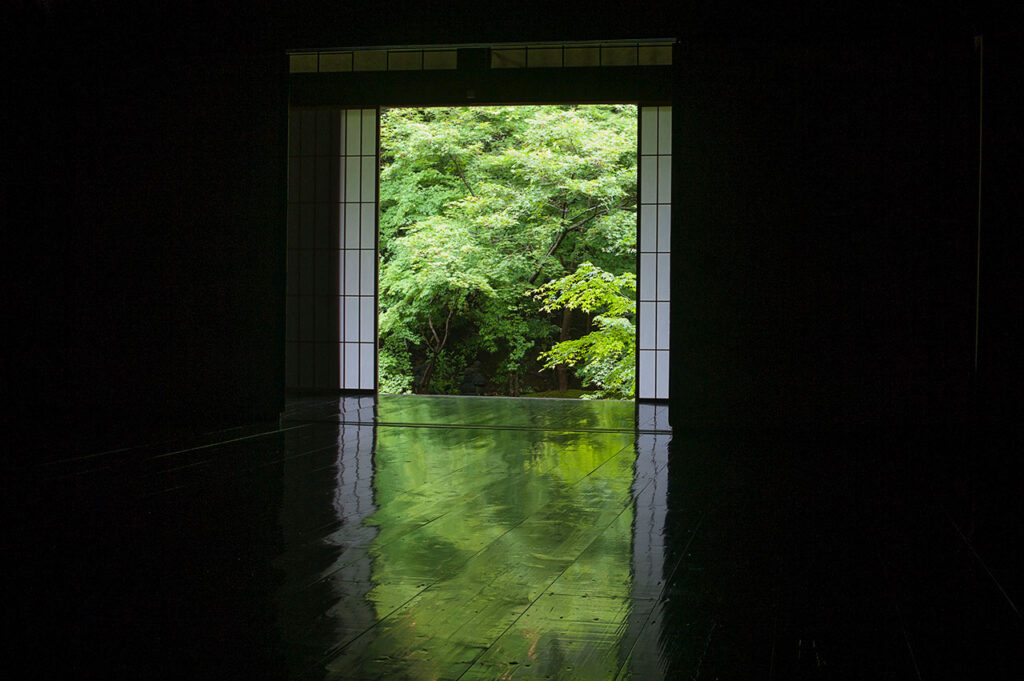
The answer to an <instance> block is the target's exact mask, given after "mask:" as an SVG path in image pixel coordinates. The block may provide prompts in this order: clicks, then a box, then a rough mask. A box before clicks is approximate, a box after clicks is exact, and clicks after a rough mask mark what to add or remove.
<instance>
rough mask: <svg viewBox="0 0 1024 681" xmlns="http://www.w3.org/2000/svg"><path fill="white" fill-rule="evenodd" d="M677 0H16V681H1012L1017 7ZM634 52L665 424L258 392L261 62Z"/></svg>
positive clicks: (273, 128)
mask: <svg viewBox="0 0 1024 681" xmlns="http://www.w3.org/2000/svg"><path fill="white" fill-rule="evenodd" d="M706 5H707V6H706V7H701V6H697V5H696V4H694V3H674V2H663V1H662V0H654V1H653V2H650V3H648V4H646V5H638V6H628V7H626V6H623V7H620V8H618V9H617V10H614V11H610V10H598V9H597V6H596V5H594V4H593V3H584V2H565V3H558V4H552V3H541V2H532V1H531V2H523V3H515V2H513V3H506V4H502V5H493V4H488V3H481V2H477V3H468V2H461V1H460V2H453V3H447V4H444V5H439V4H431V3H417V2H406V1H404V0H399V1H397V2H393V3H384V4H369V5H366V6H365V7H361V6H359V5H358V4H351V3H336V2H327V1H324V0H321V1H319V2H314V3H306V4H299V5H295V4H291V3H285V2H277V1H273V0H260V1H257V2H249V3H241V2H229V3H195V4H192V3H172V2H165V1H163V0H159V1H157V2H150V3H143V4H141V5H140V4H138V3H128V2H121V1H117V0H110V1H103V0H99V1H96V2H70V1H64V0H19V1H17V2H13V3H9V4H8V5H7V6H6V7H5V9H4V10H3V14H4V15H6V16H5V17H4V18H3V22H4V23H5V24H6V26H7V28H8V31H6V33H8V35H10V36H11V38H10V39H9V40H6V41H5V48H6V49H5V53H6V54H7V61H6V69H5V84H6V88H7V90H8V104H7V105H6V107H5V109H6V111H7V113H9V114H11V115H9V116H5V117H4V120H5V133H6V134H5V140H6V145H5V146H6V148H7V150H8V153H7V154H5V156H6V158H8V159H9V160H8V162H7V164H6V165H7V167H8V171H7V172H5V173H4V176H5V180H4V185H5V188H6V190H7V191H6V192H5V194H6V197H5V206H6V210H5V220H4V222H5V228H4V230H3V239H4V246H5V248H4V252H5V267H4V277H5V281H6V282H7V283H6V290H7V292H8V294H7V300H8V301H9V304H10V305H11V306H12V310H11V311H12V315H11V316H10V318H11V325H10V327H9V329H8V331H7V338H6V341H5V348H6V350H5V356H6V361H5V362H4V376H3V384H4V386H5V392H6V393H7V394H8V396H9V398H8V399H9V400H10V402H9V406H8V407H7V408H6V410H5V416H6V421H7V424H8V426H7V429H8V432H9V433H11V435H10V436H9V438H8V445H7V447H5V452H6V453H5V456H4V463H5V473H6V476H7V482H6V484H5V493H4V498H5V510H6V511H7V516H8V517H9V518H10V519H11V520H10V535H11V539H10V542H9V544H8V547H9V548H8V551H9V554H8V556H9V559H8V561H7V562H8V578H7V580H6V582H7V590H8V596H7V600H8V602H9V603H10V606H9V607H8V608H7V619H8V621H9V623H10V625H11V626H9V629H12V627H13V629H12V630H13V631H14V632H15V635H14V637H13V638H12V639H11V641H10V643H9V645H10V648H11V652H12V653H13V654H11V655H8V660H7V664H10V665H12V666H13V667H14V668H16V669H17V670H18V672H17V673H18V675H17V677H13V676H12V677H11V678H41V679H58V678H125V679H142V678H175V679H179V678H219V679H229V678H239V679H241V678H246V679H254V678H267V679H289V678H296V679H298V678H301V679H314V678H322V679H326V678H351V679H374V678H382V679H392V678H394V679H405V678H408V679H419V678H424V679H426V678H435V679H436V678H445V679H448V678H452V679H454V678H464V679H477V678H479V679H484V678H494V679H497V678H502V679H507V678H550V679H555V678H558V679H595V680H596V679H676V678H680V679H681V678H711V679H713V678H735V679H747V678H768V679H878V678H887V679H888V678H892V679H904V678H905V679H937V678H958V679H973V678H976V679H981V678H988V679H1003V678H1005V679H1012V678H1021V674H1022V673H1024V664H1022V662H1024V660H1022V651H1024V628H1022V624H1024V623H1022V619H1021V614H1020V607H1021V604H1022V601H1024V581H1022V578H1021V576H1022V574H1024V572H1022V565H1021V561H1020V555H1022V552H1024V541H1022V540H1024V536H1022V532H1021V526H1020V518H1021V517H1024V508H1022V502H1021V499H1022V498H1024V495H1022V485H1021V478H1020V476H1019V473H1018V469H1019V465H1017V459H1018V457H1019V456H1020V453H1021V452H1022V451H1024V432H1022V428H1021V424H1022V421H1024V419H1022V416H1024V415H1022V413H1021V411H1022V410H1021V407H1022V405H1024V391H1022V389H1021V377H1022V375H1024V372H1022V369H1024V367H1022V362H1021V352H1020V343H1021V341H1022V340H1024V335H1022V331H1024V329H1022V325H1024V314H1022V312H1024V311H1022V306H1021V302H1020V301H1021V299H1020V290H1019V288H1018V286H1017V279H1018V276H1017V275H1018V269H1019V262H1020V256H1021V232H1020V229H1019V226H1020V224H1021V220H1022V218H1024V216H1022V211H1021V208H1022V206H1024V202H1022V201H1021V196H1020V183H1021V178H1022V177H1024V174H1022V171H1024V165H1022V149H1024V144H1022V141H1024V140H1022V126H1021V120H1022V118H1021V115H1020V106H1019V105H1020V101H1021V88H1020V83H1021V73H1022V72H1021V69H1020V66H1021V64H1020V58H1021V45H1024V39H1022V35H1021V31H1020V27H1021V26H1022V25H1024V12H1022V11H1021V10H1020V9H1017V10H1013V11H1002V12H982V11H967V10H965V9H938V8H936V7H932V8H931V9H930V10H929V12H927V13H920V12H918V11H916V10H913V9H911V8H910V7H909V6H907V5H906V4H904V3H895V4H894V5H893V6H892V7H890V8H889V9H888V13H887V14H884V15H883V14H876V15H872V16H863V15H861V14H860V13H859V12H854V11H848V12H847V11H843V10H840V9H835V8H830V7H826V6H821V5H819V4H818V3H793V4H792V5H788V6H787V7H788V8H787V9H786V10H784V11H778V10H775V9H772V10H769V9H768V6H764V7H761V8H756V9H752V8H747V7H743V6H741V5H740V4H738V3H735V4H733V3H727V4H720V3H706ZM712 7H713V8H714V9H711V8H712ZM642 39H667V40H672V41H675V46H674V52H673V55H674V56H673V62H672V64H671V66H670V67H665V68H666V69H669V71H666V73H670V76H669V80H668V81H666V82H667V83H668V87H669V88H670V91H671V95H670V97H671V99H670V101H671V104H672V107H673V125H674V129H673V135H675V136H676V137H675V138H674V145H675V146H674V147H673V148H674V153H675V154H676V155H677V158H675V160H674V161H673V163H674V164H675V165H673V168H674V169H675V170H674V173H673V183H672V196H673V206H674V210H676V211H678V217H677V218H676V219H677V220H678V222H675V223H673V224H674V225H677V227H675V228H674V229H673V232H672V279H671V291H672V305H673V307H672V316H671V323H670V334H671V339H672V341H671V342H672V348H673V354H672V364H671V373H670V377H669V381H670V387H671V395H672V397H671V399H669V400H668V401H667V402H663V403H660V406H662V407H666V408H667V414H668V421H669V422H670V423H671V429H670V430H669V429H667V428H666V427H664V423H663V421H658V422H652V423H649V424H647V425H646V426H645V425H643V424H641V425H640V426H638V427H634V425H635V424H633V423H628V422H622V421H621V420H619V421H616V420H614V419H613V418H612V417H609V416H608V414H606V413H604V412H601V413H598V412H596V411H587V409H580V410H574V409H573V408H568V407H566V406H565V405H561V406H558V407H557V408H556V407H552V408H551V409H550V410H546V411H544V412H543V413H535V412H532V411H530V409H531V408H530V407H522V406H517V407H508V409H507V412H506V413H504V414H503V415H502V418H501V419H498V420H493V418H494V417H493V415H492V416H466V415H465V413H464V412H459V414H456V415H454V416H453V415H452V414H454V413H455V412H456V410H454V409H452V410H448V411H446V409H447V407H444V406H443V404H442V403H438V402H436V401H435V402H432V403H430V404H429V405H426V406H423V407H422V408H420V407H417V408H418V409H421V411H420V412H417V414H419V416H415V417H414V416H409V415H408V414H404V412H400V410H399V409H398V407H394V406H393V405H386V404H385V403H384V401H382V402H381V403H380V404H377V403H375V402H374V400H373V396H372V395H370V396H367V395H365V394H363V395H350V394H344V395H343V394H339V393H337V392H334V393H331V394H324V393H322V392H321V393H317V394H312V395H311V394H296V393H294V392H288V391H286V389H285V384H286V379H285V359H284V358H285V343H286V341H285V305H286V302H285V299H286V293H285V287H286V276H287V274H286V221H287V216H286V213H287V185H288V179H289V178H288V154H289V152H288V145H289V141H288V134H289V128H288V119H289V106H290V105H294V104H295V102H296V101H297V100H298V99H299V98H300V95H302V96H306V95H308V90H303V89H302V87H301V86H299V85H296V83H297V82H298V81H297V80H296V79H295V78H294V77H293V75H294V74H290V73H289V56H288V55H289V51H295V50H307V49H308V50H316V49H326V48H342V47H371V46H410V45H417V46H430V45H461V46H474V47H473V48H472V49H468V48H467V51H466V52H465V54H466V55H469V57H468V59H469V61H467V62H466V63H467V64H469V63H470V61H471V59H472V54H477V53H478V52H481V50H485V49H486V47H487V46H489V45H496V44H508V43H515V44H525V43H547V42H559V41H561V42H571V41H578V42H584V41H623V40H642ZM474 50H475V51H474ZM471 53H472V54H471ZM460 58H461V57H460ZM460 63H461V62H460ZM452 73H453V75H452V78H453V81H452V82H453V83H457V85H453V87H454V89H456V90H459V91H460V92H461V89H462V88H465V89H467V93H468V92H469V91H473V92H474V95H473V96H475V92H476V90H479V89H480V88H484V87H485V86H484V85H483V84H482V83H483V82H484V81H483V80H481V81H480V83H478V84H475V85H474V81H473V79H474V78H475V77H476V76H475V75H474V72H472V71H471V70H470V69H469V67H468V66H467V67H466V68H465V69H462V67H461V66H460V70H458V71H453V72H452ZM481 78H482V76H481ZM459 79H461V80H459ZM467 83H468V85H467ZM581 87H582V86H581ZM303 93H305V94H303ZM414 94H415V93H414ZM414 94H413V95H410V97H414ZM363 96H364V95H363V93H354V94H350V93H346V94H345V97H348V98H349V99H350V100H351V101H353V102H357V103H358V104H359V105H360V106H376V104H377V103H376V102H374V101H372V98H370V99H366V100H365V101H361V100H360V98H361V97H363ZM467 96H469V95H467ZM366 97H370V96H369V95H366ZM367 399H369V400H370V401H369V402H367V401H366V400H367ZM437 399H458V398H437ZM480 399H484V398H480ZM494 399H498V398H494ZM439 404H441V406H438V405H439ZM410 409H411V408H410ZM517 410H519V411H517ZM403 414H404V415H403ZM616 418H617V417H616ZM431 419H434V420H431ZM459 419H468V420H461V421H460V420H459ZM474 419H475V420H474ZM488 419H491V420H488ZM609 419H611V420H609ZM627 421H628V419H627ZM624 423H625V425H623V424H624ZM424 424H426V425H424ZM420 426H422V427H420ZM489 438H490V439H489ZM488 448H490V449H488ZM486 451H493V452H495V454H493V457H492V458H487V457H486V456H485V455H484V454H483V452H486ZM409 452H421V454H422V453H423V452H425V454H422V455H423V456H425V457H427V458H428V459H429V457H430V456H431V452H433V453H434V455H444V456H449V457H450V459H451V461H455V460H456V459H457V460H458V461H459V462H461V463H458V464H455V463H452V464H451V466H452V468H451V470H445V471H444V474H443V475H447V476H449V477H443V475H442V473H441V472H439V471H441V468H439V466H442V464H441V463H437V465H436V466H434V467H431V466H427V465H426V464H425V465H424V469H423V470H419V469H415V467H414V466H412V465H411V464H409V462H408V460H407V458H403V457H408V456H411V455H410V454H409ZM502 452H503V453H502ZM574 453H575V454H574ZM476 456H481V457H484V458H474V457H476ZM573 456H575V457H576V458H573ZM459 457H461V458H459ZM516 457H520V458H516ZM523 457H525V458H523ZM530 457H533V458H530ZM588 457H589V458H588ZM498 459H500V462H499V461H498ZM499 463H500V465H499ZM619 464H621V465H622V466H623V467H624V468H623V469H622V470H624V471H625V473H623V474H622V475H617V474H615V473H614V471H615V470H617V469H616V468H615V467H616V466H618V465H619ZM431 465H433V464H431ZM516 466H518V468H514V467H516ZM366 467H370V468H372V470H373V472H372V473H366V470H367V468H366ZM513 470H515V471H519V473H515V474H513V473H510V472H509V471H513ZM352 471H355V472H354V473H353V472H352ZM346 476H349V477H346ZM351 476H355V477H351ZM368 476H369V477H368ZM374 476H375V477H374ZM432 476H442V477H440V478H438V477H432ZM623 476H625V477H623ZM620 478H621V480H624V482H622V481H621V480H620ZM460 480H461V481H462V482H459V483H458V484H460V485H464V486H465V487H464V488H460V489H465V490H469V491H465V492H462V493H460V494H459V495H456V494H455V492H454V491H453V490H454V489H455V487H454V486H453V485H454V482H452V484H448V482H445V481H449V482H451V481H460ZM545 485H548V486H549V487H550V489H549V487H545ZM565 490H570V491H565ZM559 494H564V496H558V495H559ZM545 495H549V496H545ZM367 499H368V500H369V501H366V500H367ZM620 499H622V500H623V502H622V505H621V506H618V505H617V504H618V503H619V501H618V500H620ZM488 500H489V501H488ZM364 503H369V504H371V506H372V508H373V512H372V514H371V513H370V512H368V511H367V510H366V509H365V508H364V506H363V504H364ZM558 504H562V506H559V505H558ZM417 514H419V515H417ZM492 514H493V516H492ZM546 514H547V515H546ZM439 523H440V525H438V524H439ZM645 523H646V525H645ZM641 526H643V527H646V528H647V530H649V533H648V534H649V535H650V536H648V535H643V532H642V531H641V530H642V529H643V527H641ZM423 527H431V528H435V529H436V532H435V534H424V533H423V531H422V529H421V528H423ZM402 528H406V529H402ZM499 528H504V529H502V531H503V532H504V531H505V530H506V529H507V530H508V531H507V533H506V534H501V535H500V536H499V534H498V530H499ZM442 529H444V530H445V534H444V535H441V534H440V532H441V530H442ZM371 530H372V532H371ZM534 530H535V531H534ZM531 531H533V533H532V534H530V533H531ZM402 532H408V534H407V535H403V534H401V533H402ZM360 533H362V534H360ZM388 533H391V534H388ZM559 533H561V534H559ZM371 535H372V536H371ZM563 535H564V536H563ZM642 535H643V536H644V537H646V538H642ZM391 536H394V537H396V538H395V539H394V540H388V541H385V540H384V539H383V538H384V537H391ZM409 537H412V538H416V537H421V538H422V541H421V542H420V543H416V541H414V539H409ZM652 537H653V538H652ZM531 538H532V539H531ZM540 538H544V539H543V541H547V542H548V544H543V546H545V547H547V548H545V549H543V550H542V544H529V543H518V544H517V543H515V542H527V541H528V540H529V541H533V540H536V541H538V542H541V539H540ZM555 538H558V540H559V541H560V542H561V543H556V542H555ZM403 542H405V543H403ZM502 542H504V544H502ZM620 545H621V546H625V548H624V549H623V551H622V552H620V553H616V552H615V551H614V548H608V549H607V551H608V553H607V555H605V554H601V555H598V553H599V551H600V550H602V549H601V547H603V546H606V547H614V546H620ZM503 546H504V547H505V548H502V547H503ZM431 547H433V548H431ZM516 547H518V548H516ZM524 547H526V548H524ZM573 547H576V548H573ZM641 549H643V551H644V552H645V553H643V552H642V551H641ZM417 551H418V552H419V553H416V552H417ZM499 551H503V553H499ZM423 552H427V554H426V555H420V554H422V553H423ZM588 552H589V553H588ZM642 553H643V555H641V554H642ZM414 554H415V555H414ZM542 554H543V555H542ZM620 554H621V555H620ZM458 556H464V557H465V556H469V557H468V558H465V560H463V559H459V558H458ZM651 556H656V557H655V558H652V557H651ZM617 558H622V561H621V565H620V564H619V563H616V562H615V560H617ZM460 561H461V562H460ZM363 567H365V568H366V570H369V571H370V573H363V572H360V570H362V569H363ZM485 571H488V572H485ZM328 573H330V576H329V577H323V575H325V574H328ZM595 575H597V576H595ZM600 575H605V578H603V579H604V581H602V578H601V577H600ZM517 580H518V581H517ZM530 580H534V581H530ZM588 580H589V581H588ZM616 580H619V581H616ZM619 582H622V583H619ZM538 585H540V586H539V587H538ZM498 586H501V588H503V589H505V591H504V592H502V593H503V594H504V596H502V597H503V598H505V599H506V601H507V602H506V601H502V600H501V598H502V597H498V596H494V597H493V598H492V597H491V596H488V595H487V594H489V593H490V592H489V591H488V589H491V588H494V589H497V588H498ZM456 587H458V591H457V590H456ZM560 588H562V589H563V590H559V589H560ZM445 589H447V591H446V590H445ZM474 589H477V590H478V592H477V591H473V590H474ZM623 590H625V591H623ZM470 591H472V592H473V594H475V595H473V596H471V597H470V596H466V597H465V599H464V600H457V598H456V596H455V594H457V593H458V594H464V593H468V592H470ZM481 594H482V595H481ZM588 595H590V596H591V603H585V602H584V599H586V598H587V597H588ZM600 599H603V600H600ZM595 600H599V602H600V605H596V606H595V605H593V604H592V603H593V601H595ZM512 603H516V604H519V605H516V606H515V607H513V606H512V605H509V604H512ZM495 604H505V605H507V606H508V609H506V610H502V611H501V612H500V613H497V610H498V609H499V608H498V605H495ZM417 606H419V607H420V610H419V611H417V610H416V607H417ZM520 606H521V607H520ZM503 607H504V606H503ZM403 608H404V610H403ZM487 608H491V609H492V610H494V611H495V612H496V613H497V614H495V615H494V617H495V619H493V621H492V620H488V619H487V618H486V615H487V613H489V612H491V610H488V609H487ZM516 608H518V609H516ZM416 612H419V613H420V615H415V614H414V613H416ZM591 614H594V615H595V616H594V617H591ZM420 617H422V618H423V619H422V623H421V630H422V629H424V628H427V627H432V629H431V630H430V631H429V632H428V633H419V632H415V633H409V632H406V631H405V629H409V630H410V631H411V630H412V628H413V627H415V624H416V621H414V620H416V619H419V618H420ZM503 618H504V619H503ZM566 618H567V619H569V620H571V621H572V624H571V626H570V624H566V623H565V622H562V623H559V620H563V619H566ZM603 618H610V621H605V620H604V619H603ZM616 618H617V619H616ZM407 620H408V621H407ZM594 623H596V624H594ZM599 625H600V626H599ZM403 627H404V628H405V629H403ZM559 627H561V628H559ZM601 627H604V628H601ZM559 632H560V633H559ZM609 632H614V633H609ZM531 637H532V638H531ZM531 642H532V644H531ZM519 644H522V646H523V647H522V649H520V648H517V647H516V645H519Z"/></svg>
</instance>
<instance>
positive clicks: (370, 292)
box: [338, 109, 377, 390]
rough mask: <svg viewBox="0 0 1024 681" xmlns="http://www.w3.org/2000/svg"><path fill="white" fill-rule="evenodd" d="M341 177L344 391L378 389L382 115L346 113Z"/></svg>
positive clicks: (367, 111)
mask: <svg viewBox="0 0 1024 681" xmlns="http://www.w3.org/2000/svg"><path fill="white" fill-rule="evenodd" d="M341 122H342V125H341V135H340V137H341V139H340V142H341V143H340V145H339V150H340V155H339V159H338V160H339V165H340V168H339V174H340V177H339V179H340V182H339V188H340V194H341V196H340V201H339V218H340V220H339V222H340V235H341V248H340V250H339V259H338V267H339V270H340V278H339V288H340V294H341V295H340V298H339V300H338V309H339V313H340V315H339V316H340V320H339V321H340V325H339V332H340V333H339V335H340V348H339V350H340V353H339V354H340V358H341V361H340V367H339V368H340V371H339V376H338V380H339V382H340V384H341V387H342V388H344V389H350V390H351V389H356V390H373V389H374V387H375V380H374V372H375V365H376V361H375V353H374V346H375V344H376V340H377V330H376V328H377V327H376V324H377V321H376V316H377V315H376V287H377V111H376V110H375V109H348V110H346V111H343V112H342V121H341Z"/></svg>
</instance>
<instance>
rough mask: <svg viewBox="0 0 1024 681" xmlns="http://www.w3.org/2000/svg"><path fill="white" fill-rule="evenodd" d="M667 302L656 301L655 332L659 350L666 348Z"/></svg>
mask: <svg viewBox="0 0 1024 681" xmlns="http://www.w3.org/2000/svg"><path fill="white" fill-rule="evenodd" d="M668 306H669V303H658V324H657V327H658V333H657V338H656V342H657V348H658V349H659V350H668V348H669V345H668V338H669V307H668Z"/></svg>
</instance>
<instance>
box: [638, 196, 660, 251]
mask: <svg viewBox="0 0 1024 681" xmlns="http://www.w3.org/2000/svg"><path fill="white" fill-rule="evenodd" d="M657 217H658V212H657V208H656V207H655V206H641V207H640V250H641V251H653V250H655V248H656V245H657V236H658V222H657Z"/></svg>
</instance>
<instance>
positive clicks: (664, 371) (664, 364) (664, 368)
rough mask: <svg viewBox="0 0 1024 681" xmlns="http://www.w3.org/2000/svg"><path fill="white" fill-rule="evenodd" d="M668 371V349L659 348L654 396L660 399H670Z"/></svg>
mask: <svg viewBox="0 0 1024 681" xmlns="http://www.w3.org/2000/svg"><path fill="white" fill-rule="evenodd" d="M668 372H669V358H668V350H658V368H657V379H656V380H657V385H656V387H655V391H654V397H655V398H656V399H659V400H667V399H668Z"/></svg>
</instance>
